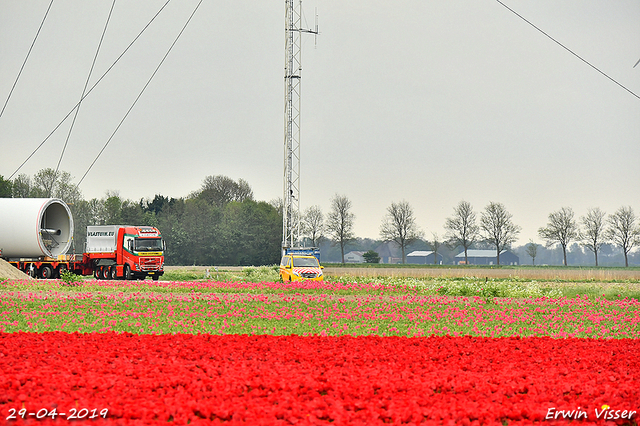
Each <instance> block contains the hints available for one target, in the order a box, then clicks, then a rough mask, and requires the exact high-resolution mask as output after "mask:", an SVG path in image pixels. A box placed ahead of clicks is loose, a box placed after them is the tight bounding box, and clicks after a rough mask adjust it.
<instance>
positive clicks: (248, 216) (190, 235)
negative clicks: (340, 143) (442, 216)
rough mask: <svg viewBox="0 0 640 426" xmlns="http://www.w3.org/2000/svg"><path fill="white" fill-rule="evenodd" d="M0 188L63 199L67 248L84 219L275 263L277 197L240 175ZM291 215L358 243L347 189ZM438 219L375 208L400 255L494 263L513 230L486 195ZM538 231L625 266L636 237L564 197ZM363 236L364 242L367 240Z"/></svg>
mask: <svg viewBox="0 0 640 426" xmlns="http://www.w3.org/2000/svg"><path fill="white" fill-rule="evenodd" d="M0 197H14V198H24V197H56V198H60V199H63V200H64V201H65V202H67V203H68V204H69V207H70V209H71V211H72V214H73V217H74V222H75V232H74V245H75V251H76V252H82V251H83V249H84V243H85V241H86V235H85V234H86V233H85V230H86V226H87V225H115V224H130V225H148V226H155V227H157V228H158V229H160V231H161V232H162V234H163V237H164V239H165V240H166V242H167V253H166V262H167V264H169V265H191V264H194V265H216V264H217V265H262V264H274V263H277V262H278V260H279V256H280V249H281V239H282V200H281V199H276V200H273V201H271V202H264V201H256V200H254V197H253V191H252V189H251V187H250V185H249V183H248V182H246V181H244V180H243V179H239V180H238V181H234V180H233V179H231V178H229V177H226V176H220V175H219V176H207V177H206V178H205V179H204V181H203V183H202V186H201V187H200V188H199V189H197V190H195V191H193V192H192V193H190V194H189V195H188V196H186V197H183V198H169V197H165V196H163V195H159V194H158V195H156V196H155V197H154V198H153V199H152V200H145V199H140V200H139V201H132V200H123V199H122V198H121V197H120V196H119V194H118V193H117V192H107V193H106V195H105V196H104V197H103V198H101V199H96V198H94V199H91V200H85V199H84V198H83V196H82V194H81V192H80V191H79V190H78V188H77V187H76V186H75V185H74V184H73V182H72V177H71V175H70V174H69V173H67V172H57V173H56V172H55V171H54V170H53V169H43V170H40V171H39V172H38V173H37V174H35V175H34V176H33V178H31V177H29V176H27V175H24V174H22V175H19V176H17V177H16V178H15V179H13V180H5V179H4V178H2V176H0ZM299 219H300V220H299V223H300V231H301V235H300V237H301V239H302V241H303V243H304V244H305V245H307V246H309V245H310V246H321V247H326V248H327V249H328V250H327V251H328V252H332V251H333V250H338V252H339V259H340V261H341V262H342V263H344V261H345V252H346V251H347V249H348V247H352V248H353V247H355V246H363V244H361V243H362V241H363V239H359V238H357V237H356V235H355V233H354V224H355V215H354V213H353V212H352V203H351V200H349V198H348V197H347V196H346V195H340V194H335V195H334V196H333V197H332V198H331V200H330V210H329V212H328V213H327V214H324V213H323V212H322V210H321V209H320V207H319V206H317V205H316V206H311V207H309V208H308V209H306V210H305V211H304V212H302V213H301V216H300V218H299ZM444 229H445V231H446V232H445V234H444V235H443V236H439V235H438V234H437V233H431V235H430V236H428V237H425V233H424V231H422V230H421V229H420V227H419V226H418V225H417V219H416V215H415V213H414V211H413V208H412V206H411V205H410V204H409V203H408V202H407V201H404V200H403V201H400V202H392V203H391V205H389V206H388V208H387V211H386V214H385V215H384V217H383V218H382V221H381V224H380V234H379V236H380V240H379V241H381V242H392V243H394V245H395V246H396V247H397V248H398V249H399V251H400V258H401V261H402V263H404V262H406V255H407V251H408V249H409V248H413V249H416V248H419V249H425V248H428V249H430V250H432V251H434V252H436V253H438V251H439V250H440V251H445V250H448V251H452V250H454V249H458V250H462V251H463V252H464V254H465V263H468V255H467V252H468V250H469V249H471V248H493V249H494V250H495V251H496V260H497V263H498V264H500V253H501V252H502V251H503V250H505V249H510V248H512V244H513V243H514V242H515V241H516V240H517V237H518V235H519V233H520V231H521V227H520V226H518V225H517V224H515V223H514V222H513V216H512V214H511V213H510V212H509V211H508V210H507V208H506V207H505V206H504V205H503V204H502V203H498V202H489V203H488V204H487V205H486V206H485V208H484V209H483V210H481V211H476V210H474V208H473V206H472V205H471V204H470V203H469V202H467V201H464V200H463V201H460V202H459V203H458V204H457V205H456V206H455V207H454V209H453V212H452V214H451V216H449V217H447V218H446V220H445V223H444ZM538 236H539V237H540V238H541V239H542V240H543V241H544V243H545V247H546V248H547V249H550V248H553V247H559V248H561V250H562V255H563V256H562V259H563V260H562V261H563V264H564V265H567V264H568V255H567V254H568V250H569V248H570V247H572V246H575V244H578V245H579V247H581V248H584V249H586V250H588V251H589V252H591V253H592V254H593V255H594V261H595V265H596V266H598V254H599V253H600V251H601V250H602V248H603V247H609V246H612V245H613V246H615V247H619V249H620V250H621V252H622V253H623V255H624V263H625V266H628V265H629V259H628V258H629V254H630V252H631V251H632V250H633V249H634V248H636V247H638V246H639V245H640V224H639V220H638V218H637V217H636V215H635V212H634V210H633V209H632V208H631V207H629V206H623V207H620V208H619V209H618V210H617V211H615V212H614V213H612V214H609V215H607V214H606V213H605V212H603V211H602V210H601V209H599V208H592V209H589V210H588V212H587V214H586V215H584V216H582V217H579V218H577V217H576V216H575V214H574V212H573V210H572V209H571V208H570V207H563V208H561V209H559V210H557V211H554V212H551V213H550V214H549V216H548V222H547V224H546V225H545V226H543V227H541V228H539V229H538ZM364 240H368V241H369V245H370V244H371V243H373V242H374V240H369V239H364ZM364 245H365V246H366V244H364ZM541 251H542V250H541V248H540V246H539V245H538V244H536V243H534V242H533V241H530V242H529V244H527V245H526V246H525V248H524V252H525V253H526V255H528V256H530V257H531V261H532V263H533V264H535V260H536V258H539V257H540V255H541V254H542V253H541ZM573 251H574V252H575V249H574V250H573ZM545 254H546V253H545ZM368 258H369V259H371V260H372V261H375V258H376V256H375V253H369V254H368Z"/></svg>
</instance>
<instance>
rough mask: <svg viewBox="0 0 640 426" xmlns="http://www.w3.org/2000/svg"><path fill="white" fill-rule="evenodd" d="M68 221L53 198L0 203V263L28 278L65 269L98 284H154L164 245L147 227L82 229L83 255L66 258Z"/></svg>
mask: <svg viewBox="0 0 640 426" xmlns="http://www.w3.org/2000/svg"><path fill="white" fill-rule="evenodd" d="M72 242H73V217H72V215H71V210H69V206H67V205H66V204H65V202H64V201H62V200H60V199H56V198H0V258H2V259H4V260H6V261H7V262H9V263H10V264H12V265H13V266H15V267H16V268H18V269H20V270H21V271H23V272H25V273H27V274H29V275H30V276H32V277H34V278H36V277H37V278H45V279H46V278H59V277H60V274H62V273H63V272H64V271H65V270H69V271H71V272H73V273H75V274H78V275H93V276H95V277H96V278H98V279H107V280H109V279H125V280H130V279H145V278H146V277H151V278H152V279H153V280H157V279H158V278H160V276H162V274H163V273H164V250H165V246H164V241H163V240H162V236H161V235H160V231H158V229H157V228H154V227H150V226H125V225H102V226H87V243H86V247H85V250H84V253H81V254H69V253H68V252H69V249H70V247H71V244H72Z"/></svg>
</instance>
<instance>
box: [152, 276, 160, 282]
mask: <svg viewBox="0 0 640 426" xmlns="http://www.w3.org/2000/svg"><path fill="white" fill-rule="evenodd" d="M158 278H160V275H152V276H151V279H152V280H154V281H158Z"/></svg>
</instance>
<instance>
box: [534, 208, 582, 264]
mask: <svg viewBox="0 0 640 426" xmlns="http://www.w3.org/2000/svg"><path fill="white" fill-rule="evenodd" d="M573 216H574V214H573V210H572V209H571V207H563V208H561V209H560V210H558V211H556V212H551V213H549V222H548V223H547V226H546V227H544V228H540V229H538V235H540V238H542V239H543V240H545V241H546V244H547V247H550V246H552V245H554V244H556V243H558V244H560V245H561V246H562V254H563V262H564V266H567V247H568V246H569V243H570V242H571V241H573V240H576V239H578V238H580V229H579V228H578V223H577V222H576V220H575V219H574V217H573Z"/></svg>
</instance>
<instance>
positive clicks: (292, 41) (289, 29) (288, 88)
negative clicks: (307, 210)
mask: <svg viewBox="0 0 640 426" xmlns="http://www.w3.org/2000/svg"><path fill="white" fill-rule="evenodd" d="M285 6H286V13H285V67H284V79H285V94H284V179H283V181H284V189H283V208H282V250H283V253H284V251H285V250H286V249H287V248H291V247H296V246H297V245H298V244H299V241H300V87H301V85H300V83H301V81H300V80H301V72H302V44H301V38H302V34H303V33H310V34H318V25H317V23H316V29H315V30H309V29H303V28H302V0H298V1H296V0H285Z"/></svg>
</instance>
